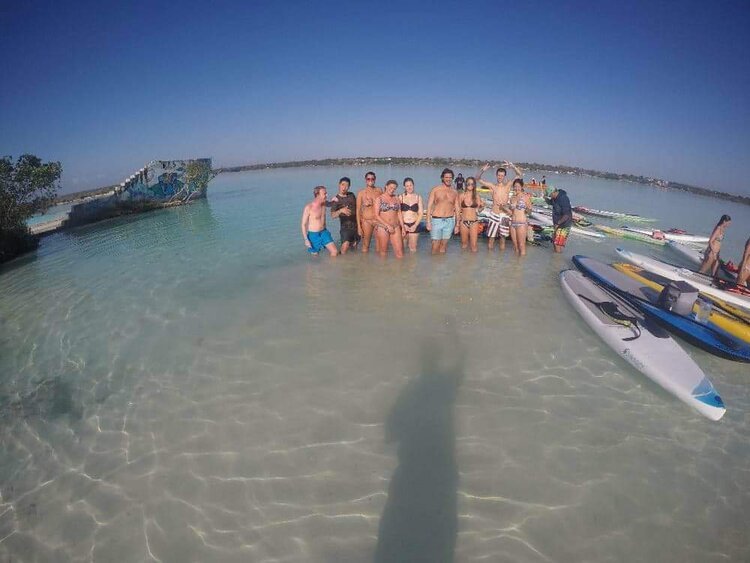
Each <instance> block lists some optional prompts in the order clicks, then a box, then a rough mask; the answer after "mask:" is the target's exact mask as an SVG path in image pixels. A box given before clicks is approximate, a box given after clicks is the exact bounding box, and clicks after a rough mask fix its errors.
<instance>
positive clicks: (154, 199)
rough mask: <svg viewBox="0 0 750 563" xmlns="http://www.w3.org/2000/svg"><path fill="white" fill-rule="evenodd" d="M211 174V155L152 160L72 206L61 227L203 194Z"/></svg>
mask: <svg viewBox="0 0 750 563" xmlns="http://www.w3.org/2000/svg"><path fill="white" fill-rule="evenodd" d="M213 176H214V174H213V172H212V169H211V159H210V158H199V159H187V160H153V161H151V162H150V163H149V164H148V165H146V166H144V167H143V168H141V169H140V170H138V171H137V172H136V173H135V174H133V175H131V176H130V177H129V178H128V179H127V180H125V181H124V182H122V183H121V184H120V185H119V186H117V187H115V189H114V190H113V191H112V192H110V193H109V194H105V195H103V196H100V197H97V198H95V199H91V200H89V201H85V202H82V203H78V204H75V205H73V207H72V208H71V210H70V214H69V215H68V218H67V219H66V220H65V221H63V222H62V224H61V226H62V227H69V226H77V225H84V224H87V223H92V222H94V221H99V220H101V219H107V218H109V217H116V216H118V215H124V214H127V213H137V212H140V211H146V210H148V209H153V208H155V207H165V206H170V205H180V204H183V203H187V202H189V201H192V200H195V199H200V198H203V197H206V190H207V188H208V182H209V181H210V180H211V178H213Z"/></svg>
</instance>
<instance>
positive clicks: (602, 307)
mask: <svg viewBox="0 0 750 563" xmlns="http://www.w3.org/2000/svg"><path fill="white" fill-rule="evenodd" d="M615 273H617V272H616V271H615ZM560 283H561V285H562V290H563V293H564V294H565V296H566V297H567V299H568V301H570V303H571V305H572V306H573V308H575V310H576V311H578V313H579V314H580V315H581V317H582V318H583V320H584V321H585V322H586V324H588V325H589V326H590V327H591V329H592V330H593V331H594V332H596V333H597V334H598V335H599V336H600V337H601V338H602V340H604V342H606V343H607V345H609V347H610V348H612V350H614V351H615V352H616V353H617V354H618V355H619V356H620V357H622V358H623V359H625V360H626V361H627V362H628V363H629V364H631V365H632V366H633V367H635V368H636V369H637V370H638V371H640V372H641V373H643V374H644V375H645V376H647V377H648V378H650V379H651V380H652V381H654V382H655V383H657V384H658V385H660V386H661V387H662V388H664V389H665V390H666V391H668V392H669V393H671V394H672V395H674V396H675V397H677V398H678V399H680V400H681V401H683V402H684V403H686V404H688V405H690V406H691V407H693V408H694V409H695V410H697V411H698V412H700V413H701V414H702V415H704V416H706V417H707V418H710V419H711V420H719V419H720V418H721V417H722V416H724V413H725V412H726V408H725V407H724V402H723V401H722V399H721V397H720V396H719V394H718V393H717V392H716V390H715V389H714V386H713V384H712V383H711V381H710V379H709V378H708V377H707V376H706V374H705V373H704V372H703V370H701V368H700V367H699V366H698V365H697V364H696V363H695V361H693V359H692V358H691V357H690V356H689V355H688V353H687V352H685V350H683V349H682V348H681V347H680V345H679V344H678V343H677V342H676V341H675V340H673V339H672V338H671V337H670V336H669V333H668V332H666V331H665V330H664V329H663V328H662V326H661V325H660V324H659V323H657V322H655V321H654V320H653V318H652V317H651V316H649V315H647V314H646V313H645V312H644V311H643V309H641V308H639V307H638V306H637V305H636V301H637V300H635V299H629V298H626V297H623V296H622V295H621V294H619V293H617V292H615V291H614V290H612V289H610V288H609V287H607V286H602V285H598V284H597V283H596V282H595V281H594V280H592V279H590V278H588V277H586V276H585V275H584V274H583V273H581V272H577V271H574V270H564V271H563V272H561V273H560Z"/></svg>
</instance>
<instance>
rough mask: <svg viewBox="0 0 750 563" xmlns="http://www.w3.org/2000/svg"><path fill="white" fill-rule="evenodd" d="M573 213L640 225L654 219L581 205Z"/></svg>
mask: <svg viewBox="0 0 750 563" xmlns="http://www.w3.org/2000/svg"><path fill="white" fill-rule="evenodd" d="M573 211H578V212H579V213H583V214H585V215H593V216H594V217H606V218H607V219H625V220H626V221H636V222H638V221H640V222H642V223H648V222H651V221H655V220H656V219H649V218H648V217H641V216H640V215H633V214H631V213H620V212H619V211H607V210H605V209H592V208H590V207H584V206H583V205H577V206H576V207H574V208H573Z"/></svg>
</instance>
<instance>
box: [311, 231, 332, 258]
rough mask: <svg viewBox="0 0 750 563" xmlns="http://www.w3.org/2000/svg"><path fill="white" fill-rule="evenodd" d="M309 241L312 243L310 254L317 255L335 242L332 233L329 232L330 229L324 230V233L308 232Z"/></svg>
mask: <svg viewBox="0 0 750 563" xmlns="http://www.w3.org/2000/svg"><path fill="white" fill-rule="evenodd" d="M307 240H309V241H310V248H308V249H307V251H308V252H309V253H310V254H317V253H318V252H320V251H321V250H323V249H324V248H325V247H326V245H327V244H330V243H332V242H333V237H332V236H331V233H329V232H328V229H323V230H322V231H307Z"/></svg>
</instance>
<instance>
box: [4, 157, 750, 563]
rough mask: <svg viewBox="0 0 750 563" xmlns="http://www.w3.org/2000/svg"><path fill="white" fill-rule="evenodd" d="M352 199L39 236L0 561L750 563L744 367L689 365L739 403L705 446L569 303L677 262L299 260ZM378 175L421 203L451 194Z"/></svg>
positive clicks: (295, 185)
mask: <svg viewBox="0 0 750 563" xmlns="http://www.w3.org/2000/svg"><path fill="white" fill-rule="evenodd" d="M364 172H365V170H364V169H357V168H354V169H329V168H308V169H291V170H269V171H257V172H251V173H243V174H230V175H222V176H219V177H218V178H216V179H215V180H214V182H213V183H212V185H211V187H210V190H209V197H208V199H207V200H206V201H202V202H197V203H195V204H193V205H190V206H187V207H183V208H176V209H169V210H163V211H158V212H153V213H149V214H145V215H141V216H137V217H131V218H126V219H118V220H114V221H110V222H107V223H102V224H98V225H93V226H88V227H84V228H80V229H77V230H74V231H71V232H68V233H65V234H58V235H53V236H50V237H48V238H45V239H44V241H43V243H42V246H41V248H40V249H39V251H38V253H37V254H36V256H35V257H30V258H27V259H23V260H21V261H19V262H17V263H15V264H13V265H11V266H10V267H6V268H5V269H4V270H3V271H2V274H1V275H0V400H2V435H1V442H0V447H1V448H2V449H1V452H2V457H0V492H1V493H2V505H1V506H0V539H1V540H2V541H0V554H2V555H3V556H5V557H6V558H8V559H12V560H34V558H36V559H37V560H54V561H66V560H90V559H93V560H95V561H142V560H150V559H153V560H161V561H235V560H236V561H248V560H250V561H331V560H341V561H369V560H372V559H373V557H375V556H376V554H377V557H378V559H379V560H398V558H399V557H401V558H402V559H407V560H409V559H411V560H413V559H414V558H415V557H416V554H422V555H424V554H427V555H429V556H430V560H440V559H441V558H442V557H443V556H445V554H446V553H450V552H451V550H452V549H453V547H452V546H453V545H454V544H455V559H456V560H457V561H472V560H477V559H484V560H491V561H496V560H513V561H539V560H541V561H550V560H553V561H580V560H597V561H599V560H634V559H635V560H665V559H669V560H671V559H683V560H686V561H707V560H725V559H727V558H729V559H735V560H740V559H744V558H747V555H748V553H750V548H749V546H748V539H747V536H748V534H747V516H746V515H747V513H748V510H749V509H750V492H749V491H750V487H749V485H750V476H749V475H748V472H747V464H746V459H747V456H748V454H750V447H749V446H748V441H747V436H748V430H750V417H749V416H748V409H749V408H750V392H748V380H747V378H748V368H747V366H746V365H740V364H734V363H731V362H728V361H726V360H722V359H719V358H715V357H712V356H709V355H708V354H706V353H704V352H702V351H699V350H696V349H694V348H688V349H689V351H690V353H691V354H692V355H693V356H694V358H695V359H696V361H698V363H699V364H700V365H701V366H702V367H703V368H704V370H705V371H706V372H707V373H708V374H709V375H710V376H711V378H712V380H713V382H714V384H715V386H716V387H717V389H718V391H719V392H720V393H721V395H722V396H723V398H724V400H725V402H726V403H727V408H728V412H727V415H726V416H725V418H724V419H723V420H722V421H720V422H719V423H711V422H709V421H707V420H705V419H703V418H702V417H700V416H699V415H697V414H694V413H693V412H692V411H691V410H690V409H689V408H688V407H686V406H685V405H683V404H682V403H680V402H679V401H677V400H676V399H672V398H671V397H670V396H669V395H667V394H666V393H664V392H662V391H661V390H659V389H658V388H656V387H655V386H654V385H652V384H651V383H650V382H648V381H647V380H645V378H643V377H642V376H640V375H639V374H638V373H637V372H634V371H633V370H632V369H631V368H630V367H629V366H628V365H627V364H624V362H622V361H620V360H619V359H618V358H617V357H616V356H615V355H614V354H613V353H610V352H609V351H608V349H607V348H606V347H605V346H604V345H603V343H601V342H600V341H599V340H598V339H597V338H596V337H595V335H593V334H592V333H591V332H590V331H589V330H588V329H587V327H586V326H585V325H584V324H583V322H582V321H581V320H580V319H579V318H578V317H577V316H576V314H575V313H574V312H573V311H572V310H571V309H570V307H569V306H568V304H567V303H566V302H565V301H564V299H563V297H562V295H561V293H560V291H559V286H558V281H557V272H559V270H560V269H561V268H563V267H569V266H570V262H569V258H570V256H571V255H572V254H574V253H584V254H589V255H592V256H595V257H599V258H603V259H607V260H612V259H614V258H615V255H614V253H613V249H614V248H615V247H616V246H618V245H620V246H625V247H627V248H631V249H635V250H637V251H638V252H642V253H645V254H650V253H656V254H657V255H658V254H661V255H662V256H663V257H669V258H670V259H674V258H673V257H671V256H670V255H669V254H668V252H669V251H668V250H660V249H657V248H651V247H647V246H644V245H641V244H639V243H637V242H626V241H617V240H606V241H603V242H596V241H589V240H586V239H581V238H571V241H570V244H569V248H568V249H567V250H566V254H565V255H563V256H552V255H551V252H550V251H549V249H543V248H531V249H530V251H529V255H528V256H527V257H526V259H525V260H519V259H517V258H516V257H514V256H513V255H512V254H511V252H510V251H507V252H506V253H505V254H504V255H500V254H499V253H496V254H494V255H488V254H487V252H486V251H482V252H479V253H478V254H477V255H471V254H461V253H460V249H459V248H458V245H457V244H456V243H452V246H451V247H450V249H449V254H448V255H446V256H443V257H436V258H432V257H431V256H429V254H428V253H427V247H428V244H427V242H428V241H427V240H426V239H425V238H423V239H422V240H420V245H421V248H420V253H419V254H418V255H417V256H410V257H407V258H406V259H404V260H403V261H400V262H399V261H396V260H395V259H392V258H390V259H387V260H385V261H382V260H380V259H379V258H377V257H375V256H362V255H360V254H356V255H350V256H346V257H342V258H339V259H336V260H334V261H332V260H330V259H328V258H327V257H319V258H317V259H315V258H310V257H309V256H307V254H306V253H305V251H304V247H303V245H302V242H301V235H300V232H299V213H300V209H301V207H302V205H303V204H304V202H305V201H307V200H309V198H310V196H311V193H310V192H311V189H312V187H313V186H314V185H316V184H318V183H323V184H326V185H328V186H329V188H330V191H331V192H333V191H334V190H335V184H336V180H337V179H338V178H339V177H340V176H342V175H344V174H348V175H350V176H351V177H352V178H353V179H354V185H355V186H360V185H361V180H362V178H363V176H364ZM376 172H377V173H378V179H379V181H380V183H383V181H384V180H386V179H388V178H390V177H394V178H396V179H397V180H401V179H402V178H403V177H404V176H405V175H407V174H408V175H411V176H413V177H414V178H415V180H416V183H417V189H418V191H420V192H421V193H422V194H424V195H426V193H427V191H428V188H429V187H430V186H431V185H433V184H434V183H436V179H437V176H438V174H439V170H435V169H431V168H425V169H416V170H415V169H410V170H403V169H386V168H384V169H376ZM462 172H463V173H464V175H465V176H466V175H467V172H471V171H467V170H462ZM536 176H537V177H539V176H540V175H539V174H536ZM550 180H551V181H553V182H556V183H558V184H559V185H561V186H562V187H565V188H566V189H567V190H568V191H569V193H570V196H571V200H573V203H574V204H576V203H581V204H585V205H589V206H591V207H599V208H604V209H615V210H624V211H629V212H633V213H639V214H641V215H646V216H650V217H654V218H656V219H658V220H659V221H658V222H657V223H656V224H657V225H661V226H663V227H667V228H668V227H670V226H680V227H684V228H686V229H688V230H690V231H693V232H704V233H708V232H709V231H710V229H711V227H712V226H713V223H714V222H715V221H716V220H717V219H718V217H719V216H720V215H721V214H722V213H725V212H728V213H730V214H731V215H732V216H733V217H734V222H733V225H732V228H731V229H730V231H729V232H728V235H727V239H726V240H725V243H724V247H723V251H722V254H723V255H725V256H727V257H735V259H736V257H737V256H738V254H739V251H740V249H741V246H742V244H743V243H744V240H745V238H746V237H747V236H748V235H750V233H748V232H743V230H742V229H743V228H744V229H747V227H748V226H749V225H750V207H743V206H738V205H731V204H728V203H727V202H722V201H718V200H712V199H707V198H702V197H697V196H692V195H689V194H681V193H674V192H662V191H659V190H655V189H653V188H651V187H647V186H637V185H633V184H624V183H615V182H607V181H602V180H596V179H585V178H584V179H582V178H576V177H569V176H565V177H556V176H551V177H550ZM331 227H333V228H332V229H331V230H332V232H333V233H334V235H336V234H337V232H338V226H337V225H335V224H334V225H331ZM686 346H687V345H686ZM436 350H440V351H436ZM426 356H433V357H437V360H436V362H435V363H434V364H433V363H431V362H430V361H428V360H427V359H426ZM435 530H439V531H440V532H439V533H436V532H435ZM404 545H405V546H408V547H406V548H404V547H401V548H399V547H394V546H404ZM378 546H379V548H378Z"/></svg>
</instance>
